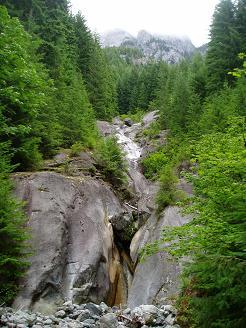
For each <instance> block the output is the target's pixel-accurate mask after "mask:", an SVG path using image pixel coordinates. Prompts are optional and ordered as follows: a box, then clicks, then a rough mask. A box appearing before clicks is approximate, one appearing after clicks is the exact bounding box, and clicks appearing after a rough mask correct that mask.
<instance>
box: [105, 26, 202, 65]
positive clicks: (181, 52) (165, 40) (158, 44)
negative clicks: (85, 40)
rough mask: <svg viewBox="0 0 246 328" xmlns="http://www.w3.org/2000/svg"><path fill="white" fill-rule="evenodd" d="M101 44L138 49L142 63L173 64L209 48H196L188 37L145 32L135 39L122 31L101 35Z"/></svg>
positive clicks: (142, 31)
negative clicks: (159, 61) (162, 61)
mask: <svg viewBox="0 0 246 328" xmlns="http://www.w3.org/2000/svg"><path fill="white" fill-rule="evenodd" d="M101 44H102V46H103V47H129V48H137V49H139V50H140V51H141V53H142V57H141V58H139V61H140V62H146V61H148V60H155V61H158V60H164V61H166V62H168V63H171V64H172V63H177V62H179V61H180V60H182V59H184V58H189V57H191V56H192V55H193V54H194V53H195V52H200V53H201V54H204V53H205V52H206V46H207V45H203V46H201V47H199V48H196V47H195V46H194V45H193V44H192V42H191V40H190V39H189V38H188V37H175V36H168V35H157V34H151V33H149V32H147V31H145V30H141V31H139V32H138V35H137V36H136V37H134V36H133V35H131V34H130V33H128V32H126V31H124V30H120V29H115V30H112V31H109V32H107V33H104V34H103V35H101Z"/></svg>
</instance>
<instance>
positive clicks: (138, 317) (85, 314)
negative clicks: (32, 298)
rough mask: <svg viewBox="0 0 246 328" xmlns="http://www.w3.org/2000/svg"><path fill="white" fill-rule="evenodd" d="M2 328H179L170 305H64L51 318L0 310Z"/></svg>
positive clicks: (174, 311)
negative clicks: (127, 306) (121, 306)
mask: <svg viewBox="0 0 246 328" xmlns="http://www.w3.org/2000/svg"><path fill="white" fill-rule="evenodd" d="M0 325H1V327H2V328H10V327H11V328H28V327H33V328H41V327H46V328H48V327H54V328H55V327H57V328H58V327H60V328H96V327H98V328H124V327H129V328H138V327H142V328H148V327H156V328H158V327H159V328H161V327H162V328H179V325H178V324H176V310H175V309H174V308H173V307H172V306H171V305H165V306H161V307H160V308H157V307H156V306H154V305H140V306H139V307H136V308H134V309H130V308H126V307H125V308H124V309H123V308H119V307H116V306H114V307H108V306H107V305H106V304H105V303H103V302H102V303H101V304H99V305H97V304H94V303H87V304H81V305H77V304H72V303H71V302H66V303H64V304H63V305H62V306H60V307H59V308H58V309H57V311H56V312H55V313H54V314H53V315H43V314H41V313H39V312H36V313H31V312H28V311H22V310H19V311H17V312H13V310H12V309H11V308H0Z"/></svg>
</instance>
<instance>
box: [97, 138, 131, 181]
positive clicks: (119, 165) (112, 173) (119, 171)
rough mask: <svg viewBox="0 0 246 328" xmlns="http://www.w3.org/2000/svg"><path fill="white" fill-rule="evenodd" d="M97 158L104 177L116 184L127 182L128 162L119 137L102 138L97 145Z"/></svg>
mask: <svg viewBox="0 0 246 328" xmlns="http://www.w3.org/2000/svg"><path fill="white" fill-rule="evenodd" d="M95 158H96V160H97V162H98V165H99V168H100V169H101V172H102V174H103V175H104V177H105V178H106V179H107V180H108V181H109V182H111V183H112V184H114V185H116V186H122V185H124V184H125V183H126V180H127V176H126V168H127V166H126V162H125V159H124V154H123V152H122V150H121V149H120V147H119V145H118V143H117V139H116V138H115V137H109V138H105V139H101V140H100V142H99V143H98V145H97V148H96V152H95Z"/></svg>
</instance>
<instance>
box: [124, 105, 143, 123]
mask: <svg viewBox="0 0 246 328" xmlns="http://www.w3.org/2000/svg"><path fill="white" fill-rule="evenodd" d="M144 114H145V112H144V111H143V110H142V109H139V108H136V109H135V110H133V111H130V112H128V113H127V114H122V115H120V118H121V119H122V120H124V119H125V118H129V119H131V120H132V121H133V122H134V123H140V122H141V121H142V119H143V117H144Z"/></svg>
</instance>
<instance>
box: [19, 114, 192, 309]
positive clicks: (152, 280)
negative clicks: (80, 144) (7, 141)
mask: <svg viewBox="0 0 246 328" xmlns="http://www.w3.org/2000/svg"><path fill="white" fill-rule="evenodd" d="M155 119H156V112H152V113H149V114H148V115H146V116H145V118H144V120H143V122H142V124H140V123H139V124H133V125H131V124H130V125H131V126H130V127H129V126H127V125H124V124H123V122H121V121H119V120H116V121H115V122H114V124H112V125H110V124H109V123H107V122H98V126H99V129H100V130H101V133H102V134H103V135H110V134H114V135H116V137H117V138H118V141H119V143H120V144H121V147H122V148H123V150H124V151H125V153H126V159H127V161H128V166H129V170H128V178H129V186H128V188H129V190H130V194H131V195H132V196H131V198H128V200H126V199H124V197H122V195H120V194H119V192H118V191H116V190H115V189H114V188H113V186H112V185H110V184H109V183H107V182H105V181H104V180H103V179H102V177H101V176H100V173H99V172H97V171H96V168H95V166H94V165H95V163H94V162H93V159H92V158H91V157H90V155H89V154H86V153H81V154H80V155H79V156H78V157H77V158H74V159H72V160H71V159H70V160H69V159H68V158H67V157H66V155H64V154H63V155H59V156H57V157H56V159H55V160H54V161H51V162H50V163H49V164H48V166H47V167H46V171H43V172H36V173H25V174H24V173H19V174H18V173H17V174H15V176H14V182H15V185H16V188H15V193H16V195H17V196H18V197H19V198H20V199H22V200H24V201H25V203H26V212H27V215H28V218H29V220H28V228H29V230H30V235H31V246H32V256H31V261H30V267H29V269H28V271H27V274H26V276H25V277H24V278H23V280H22V282H21V291H20V293H19V295H18V297H17V299H16V300H15V303H14V305H15V307H17V308H22V309H23V308H26V309H32V310H33V311H40V312H46V313H50V312H54V311H55V310H56V309H57V307H58V306H60V305H61V304H62V303H63V302H64V301H71V302H72V303H77V304H81V303H86V302H94V303H97V304H98V303H100V302H102V301H104V302H106V303H107V304H108V305H111V306H112V305H115V304H118V305H119V304H128V305H129V307H131V308H134V307H136V306H138V305H141V304H151V303H158V304H166V303H167V302H168V298H169V297H172V296H173V295H174V294H175V293H176V292H177V290H178V281H179V280H178V275H179V271H180V267H179V265H178V264H177V263H175V262H173V261H171V260H169V259H168V257H167V255H166V254H161V255H159V254H157V255H153V256H152V257H150V258H148V259H147V260H146V261H145V262H144V263H139V261H138V251H139V250H140V248H141V247H142V246H144V245H145V244H146V243H147V242H152V241H154V240H156V239H157V238H159V236H160V232H161V229H162V227H163V226H165V225H180V224H183V223H184V222H186V218H184V217H182V216H181V215H180V213H179V210H178V208H177V207H168V208H167V209H166V210H165V211H164V213H162V215H161V216H157V215H156V213H155V202H154V197H155V194H156V191H157V190H158V185H157V184H155V183H152V182H150V181H148V180H147V179H146V178H145V177H144V176H143V174H142V173H141V170H140V168H139V165H138V161H139V159H140V156H141V153H142V152H143V151H144V149H142V148H141V147H140V145H139V144H138V143H137V142H136V141H135V137H136V134H137V133H138V132H139V131H141V129H143V128H145V127H147V126H148V125H149V124H150V123H151V122H152V121H153V120H155ZM61 165H63V168H64V166H65V165H66V170H64V171H61V170H60V173H58V172H59V170H57V169H56V168H59V167H60V166H61ZM67 165H69V167H67ZM92 167H93V169H92Z"/></svg>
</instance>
